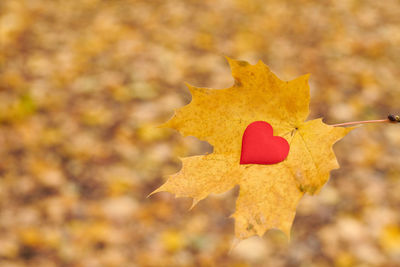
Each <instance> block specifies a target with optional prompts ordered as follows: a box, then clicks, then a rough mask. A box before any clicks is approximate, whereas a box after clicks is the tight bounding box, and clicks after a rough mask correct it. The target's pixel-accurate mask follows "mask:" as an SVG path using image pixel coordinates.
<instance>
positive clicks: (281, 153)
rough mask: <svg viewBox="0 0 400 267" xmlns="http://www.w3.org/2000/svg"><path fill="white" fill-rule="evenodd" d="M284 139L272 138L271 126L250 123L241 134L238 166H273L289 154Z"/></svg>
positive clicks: (262, 122) (259, 122)
mask: <svg viewBox="0 0 400 267" xmlns="http://www.w3.org/2000/svg"><path fill="white" fill-rule="evenodd" d="M289 148H290V147H289V143H288V142H287V141H286V139H285V138H283V137H280V136H273V129H272V126H271V125H270V124H269V123H267V122H265V121H255V122H252V123H250V124H249V125H248V126H247V128H246V130H245V131H244V133H243V138H242V154H241V156H240V164H275V163H279V162H281V161H283V160H284V159H285V158H286V157H287V155H288V154H289Z"/></svg>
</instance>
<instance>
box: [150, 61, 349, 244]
mask: <svg viewBox="0 0 400 267" xmlns="http://www.w3.org/2000/svg"><path fill="white" fill-rule="evenodd" d="M228 61H229V64H230V66H231V70H232V76H233V77H234V79H235V83H234V85H233V86H232V87H230V88H227V89H208V88H197V87H194V86H191V85H188V87H189V90H190V92H191V94H192V101H191V102H190V103H189V104H188V105H186V106H184V107H182V108H180V109H177V110H176V111H175V114H174V116H173V117H172V119H170V120H169V121H168V122H166V123H165V124H164V125H163V126H165V127H170V128H174V129H176V130H178V131H179V132H180V133H182V134H183V135H184V136H187V135H192V136H196V137H198V138H199V139H201V140H205V141H208V142H209V143H210V144H211V145H212V146H213V147H214V150H213V153H212V154H209V155H201V156H193V157H186V158H182V159H181V160H182V169H181V170H180V171H179V172H178V173H176V174H173V175H170V176H169V177H168V180H167V181H166V183H165V184H163V185H162V186H161V187H159V188H158V189H157V190H155V191H154V192H153V193H156V192H160V191H168V192H171V193H173V194H175V195H176V196H177V197H191V198H193V205H192V207H193V206H194V205H195V204H196V203H197V202H198V201H200V200H202V199H204V198H206V197H207V196H208V195H209V194H211V193H222V192H225V191H227V190H229V189H231V188H232V187H234V186H235V185H239V187H240V193H239V197H238V199H237V201H236V211H235V213H234V214H233V215H232V216H233V217H234V218H235V235H236V237H237V238H239V239H245V238H248V237H250V236H253V235H259V236H262V235H263V234H264V233H265V232H266V231H267V230H268V229H271V228H278V229H280V230H282V231H283V232H284V233H285V234H286V235H287V236H288V237H289V233H290V228H291V225H292V222H293V219H294V216H295V213H296V207H297V204H298V202H299V200H300V199H301V197H302V196H303V194H304V193H309V194H315V193H317V192H318V191H319V190H320V189H321V187H322V186H323V185H324V184H325V183H326V182H327V180H328V178H329V172H330V171H331V170H332V169H336V168H338V167H339V165H338V163H337V161H336V157H335V154H334V152H333V150H332V145H333V144H334V143H335V142H336V141H338V140H339V139H341V138H342V137H344V136H345V135H346V134H347V133H348V132H349V131H350V130H351V129H352V128H342V127H332V126H329V125H326V124H324V123H323V122H322V119H316V120H311V121H305V120H306V118H307V116H308V115H309V100H310V90H309V86H308V76H309V75H304V76H301V77H299V78H297V79H294V80H292V81H288V82H287V81H282V80H280V79H279V78H278V77H277V76H276V75H275V74H273V73H272V72H271V71H270V69H269V68H268V67H267V66H266V65H265V64H264V63H263V62H261V61H259V62H258V63H257V64H255V65H251V64H249V63H247V62H244V61H238V60H233V59H229V58H228ZM254 121H266V122H268V123H269V124H270V125H271V126H272V127H273V129H274V135H275V136H281V137H283V138H285V139H286V140H287V141H288V143H289V144H290V151H289V154H288V156H287V158H286V159H285V160H284V161H282V162H280V163H277V164H270V165H259V164H246V165H244V164H240V156H241V148H242V147H241V146H242V136H243V132H244V130H245V129H246V127H247V126H248V125H249V124H250V123H252V122H254ZM153 193H152V194H153Z"/></svg>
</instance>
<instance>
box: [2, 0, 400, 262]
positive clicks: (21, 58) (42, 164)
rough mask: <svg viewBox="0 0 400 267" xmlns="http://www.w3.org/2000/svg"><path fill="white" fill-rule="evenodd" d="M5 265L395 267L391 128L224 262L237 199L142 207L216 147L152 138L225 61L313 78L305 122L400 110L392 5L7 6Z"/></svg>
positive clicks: (358, 137)
mask: <svg viewBox="0 0 400 267" xmlns="http://www.w3.org/2000/svg"><path fill="white" fill-rule="evenodd" d="M0 45H1V46H0V48H1V50H0V266H11V267H12V266H42V267H47V266H90V267H91V266H94V267H95V266H237V267H239V266H340V267H345V266H399V265H400V164H399V161H398V160H399V158H400V125H389V124H380V125H367V126H363V127H360V128H358V129H356V130H354V131H353V132H352V133H351V134H349V135H348V136H347V137H346V138H345V139H343V140H342V141H341V142H339V143H338V144H337V145H335V151H336V154H337V157H338V160H339V162H340V164H341V166H342V167H341V169H339V170H336V171H333V172H332V176H331V180H330V181H329V183H328V184H327V185H326V186H325V187H324V188H323V189H322V191H321V193H320V194H319V195H318V196H314V197H310V196H306V197H305V198H304V199H303V200H302V201H301V202H300V205H299V207H298V213H297V216H296V218H295V221H294V225H293V229H292V241H291V242H290V243H288V242H287V240H286V239H285V237H284V236H283V234H282V233H281V232H279V231H270V232H268V233H267V234H266V235H265V236H264V237H263V238H257V237H255V238H250V239H248V240H246V241H243V242H242V243H240V244H239V245H238V247H237V248H236V249H234V250H233V251H232V252H231V253H230V254H229V253H228V252H229V248H230V246H231V242H232V240H233V237H234V235H233V220H232V219H230V218H228V217H229V215H230V214H232V213H233V211H234V205H235V197H236V195H237V192H238V188H235V189H234V190H232V191H230V192H227V193H225V194H223V195H216V196H210V197H209V198H207V199H206V200H203V201H202V202H200V203H199V204H198V205H197V206H196V207H195V208H194V209H193V210H192V211H188V209H189V207H190V204H191V200H190V199H175V198H174V196H173V195H170V194H168V193H159V194H156V195H154V196H152V197H151V198H146V196H147V195H148V194H149V193H150V192H151V191H153V190H154V189H156V188H157V187H158V186H160V185H161V184H162V183H163V181H164V179H165V178H163V177H164V176H165V175H167V174H171V173H174V172H176V171H178V170H179V169H180V162H179V160H178V156H189V155H197V154H203V153H206V152H207V151H211V149H212V148H211V147H210V146H209V145H208V144H207V143H205V142H201V141H198V140H197V139H196V138H193V137H186V138H183V137H182V136H181V135H180V134H178V133H177V132H175V131H173V130H169V129H158V128H154V126H156V125H158V124H159V123H161V122H163V121H165V120H167V119H168V118H170V117H171V116H172V114H173V109H174V108H178V107H181V106H183V105H185V104H187V103H189V101H190V94H189V92H188V90H187V89H186V88H185V86H184V82H188V83H190V84H193V85H196V86H203V87H211V88H226V87H230V86H231V85H232V84H233V79H232V77H231V75H230V70H229V66H228V64H227V62H226V60H225V58H224V56H229V57H232V58H235V59H241V60H246V61H249V62H250V63H252V64H254V63H256V62H257V61H258V60H260V59H261V60H263V61H264V62H265V63H266V64H267V65H269V66H270V68H271V70H272V71H273V72H275V73H276V74H277V75H278V76H279V77H280V78H281V79H284V80H291V79H294V78H296V77H297V76H299V75H302V74H305V73H311V78H310V86H311V90H312V92H311V93H312V99H311V110H312V113H311V115H310V118H317V117H324V121H325V122H326V123H330V124H334V123H339V122H346V121H352V120H364V119H365V120H366V119H379V118H385V117H386V116H387V115H388V114H389V113H396V114H399V113H400V103H399V99H400V90H399V84H400V3H399V1H397V0H386V1H375V0H365V1H361V0H358V1H357V0H348V1H344V0H343V1H342V0H340V1H317V0H315V1H312V0H309V1H308V0H300V1H289V0H286V1H285V0H269V1H261V0H260V1H245V0H233V1H228V0H224V1H211V0H202V1H194V0H192V1H191V0H187V1H183V0H182V1H178V0H171V1H161V0H158V1H157V0H152V1H146V0H143V1H133V0H132V1H128V0H126V1H125V0H114V1H111V0H108V1H106V0H103V1H101V0H79V1H72V0H71V1H62V0H52V1H50V0H26V1H22V0H2V1H0Z"/></svg>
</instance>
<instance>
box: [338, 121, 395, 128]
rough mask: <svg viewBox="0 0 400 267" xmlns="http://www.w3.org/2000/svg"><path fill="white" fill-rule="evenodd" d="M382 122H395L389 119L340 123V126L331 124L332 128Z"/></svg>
mask: <svg viewBox="0 0 400 267" xmlns="http://www.w3.org/2000/svg"><path fill="white" fill-rule="evenodd" d="M380 122H393V121H391V120H389V119H384V120H369V121H350V122H344V123H338V124H331V126H333V127H341V126H351V125H357V124H367V123H380ZM394 122H395V121H394Z"/></svg>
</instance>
